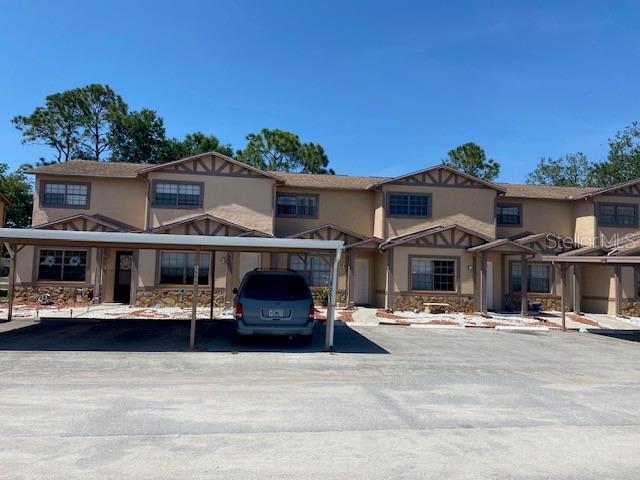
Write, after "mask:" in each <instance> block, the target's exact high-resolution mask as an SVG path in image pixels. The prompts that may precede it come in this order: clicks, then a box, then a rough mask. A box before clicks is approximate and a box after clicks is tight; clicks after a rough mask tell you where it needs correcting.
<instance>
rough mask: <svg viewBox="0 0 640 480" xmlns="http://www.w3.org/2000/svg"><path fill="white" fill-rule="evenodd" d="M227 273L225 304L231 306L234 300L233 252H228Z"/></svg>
mask: <svg viewBox="0 0 640 480" xmlns="http://www.w3.org/2000/svg"><path fill="white" fill-rule="evenodd" d="M226 266H227V274H226V276H225V287H224V304H225V306H226V307H230V306H231V303H232V302H233V253H232V252H227V257H226Z"/></svg>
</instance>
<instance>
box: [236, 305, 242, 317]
mask: <svg viewBox="0 0 640 480" xmlns="http://www.w3.org/2000/svg"><path fill="white" fill-rule="evenodd" d="M236 317H240V318H242V304H241V303H236Z"/></svg>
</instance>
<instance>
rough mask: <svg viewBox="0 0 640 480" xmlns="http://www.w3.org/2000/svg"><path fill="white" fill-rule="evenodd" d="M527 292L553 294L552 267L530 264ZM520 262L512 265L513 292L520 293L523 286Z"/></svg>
mask: <svg viewBox="0 0 640 480" xmlns="http://www.w3.org/2000/svg"><path fill="white" fill-rule="evenodd" d="M527 270H528V278H527V280H528V281H527V291H529V292H531V293H550V292H551V265H548V264H543V263H529V264H528V269H527ZM521 272H522V271H521V269H520V262H513V263H512V264H511V291H513V292H519V291H520V288H521V286H522V275H521Z"/></svg>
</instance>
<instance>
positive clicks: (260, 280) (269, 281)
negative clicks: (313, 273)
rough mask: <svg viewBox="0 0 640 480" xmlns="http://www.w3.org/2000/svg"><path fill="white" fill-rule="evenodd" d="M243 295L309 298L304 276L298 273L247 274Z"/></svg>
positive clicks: (260, 298)
mask: <svg viewBox="0 0 640 480" xmlns="http://www.w3.org/2000/svg"><path fill="white" fill-rule="evenodd" d="M243 296H244V297H246V298H249V299H251V300H275V301H285V300H306V299H311V293H310V292H309V288H308V287H307V284H306V283H305V281H304V278H302V277H301V276H298V275H260V274H253V275H249V278H247V283H246V285H245V287H244V292H243Z"/></svg>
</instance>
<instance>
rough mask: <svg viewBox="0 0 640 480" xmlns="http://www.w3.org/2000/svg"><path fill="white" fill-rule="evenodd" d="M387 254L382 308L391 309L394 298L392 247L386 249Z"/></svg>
mask: <svg viewBox="0 0 640 480" xmlns="http://www.w3.org/2000/svg"><path fill="white" fill-rule="evenodd" d="M386 255H387V272H386V288H385V295H384V308H385V309H387V310H393V300H394V298H393V297H394V295H393V294H394V292H393V290H394V287H393V285H394V282H393V249H392V248H390V249H388V250H387V251H386Z"/></svg>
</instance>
